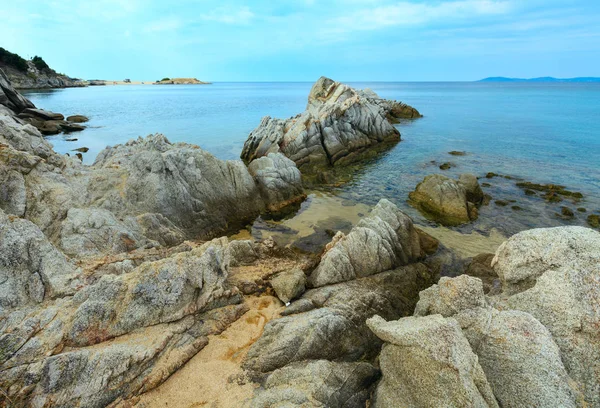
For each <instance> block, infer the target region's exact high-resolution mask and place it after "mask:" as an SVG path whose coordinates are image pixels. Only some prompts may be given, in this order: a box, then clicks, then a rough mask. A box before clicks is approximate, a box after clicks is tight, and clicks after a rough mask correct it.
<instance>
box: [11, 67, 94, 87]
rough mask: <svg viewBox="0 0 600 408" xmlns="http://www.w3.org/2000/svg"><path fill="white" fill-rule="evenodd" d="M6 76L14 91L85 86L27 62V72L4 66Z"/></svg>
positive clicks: (77, 80)
mask: <svg viewBox="0 0 600 408" xmlns="http://www.w3.org/2000/svg"><path fill="white" fill-rule="evenodd" d="M4 70H5V71H6V76H7V78H8V79H9V80H10V82H11V83H12V85H13V86H14V87H15V88H16V89H48V88H73V87H82V86H85V83H84V82H83V81H81V80H79V79H74V78H69V77H68V76H66V75H62V74H58V73H56V72H55V71H53V70H52V69H45V70H40V69H38V68H37V67H36V66H35V64H33V62H32V61H27V71H26V72H22V71H19V70H17V69H14V68H12V67H9V66H5V67H4Z"/></svg>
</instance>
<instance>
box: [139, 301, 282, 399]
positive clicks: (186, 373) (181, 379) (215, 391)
mask: <svg viewBox="0 0 600 408" xmlns="http://www.w3.org/2000/svg"><path fill="white" fill-rule="evenodd" d="M246 304H247V305H248V307H249V308H250V310H248V312H246V313H245V314H244V315H243V316H242V317H241V318H240V319H238V320H237V321H236V322H235V323H233V324H232V325H231V326H230V327H229V328H228V329H227V330H225V331H224V332H223V333H221V334H220V335H216V336H209V342H208V345H207V346H206V347H205V348H204V349H202V350H201V351H200V352H199V353H198V354H196V356H194V357H193V358H192V359H191V360H190V361H189V362H188V363H187V364H186V365H185V366H183V367H182V368H181V369H179V370H178V371H177V372H175V373H174V374H173V375H172V376H171V377H169V379H168V380H167V381H165V382H164V383H163V384H162V385H160V386H159V387H157V388H155V389H154V390H152V391H150V392H148V393H146V394H143V395H142V396H141V397H140V399H139V401H138V403H137V407H144V408H150V407H210V408H228V407H239V406H241V402H242V401H244V400H245V399H247V398H250V397H251V396H252V392H253V391H254V388H255V387H256V384H254V383H251V382H249V381H248V380H247V379H246V377H245V374H244V372H243V370H242V369H241V367H240V365H241V362H242V360H243V359H244V357H245V356H246V353H247V352H248V349H249V348H250V346H251V345H252V344H253V343H254V342H255V341H256V340H257V339H258V338H259V337H260V336H261V334H262V332H263V329H264V327H265V324H266V323H267V322H268V321H269V320H271V319H273V318H275V317H277V316H278V314H279V311H280V310H281V302H280V301H279V300H278V299H276V298H274V297H271V296H262V297H250V298H247V299H246Z"/></svg>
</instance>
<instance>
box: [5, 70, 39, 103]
mask: <svg viewBox="0 0 600 408" xmlns="http://www.w3.org/2000/svg"><path fill="white" fill-rule="evenodd" d="M0 105H4V106H6V107H7V108H9V109H11V110H12V111H13V113H15V114H16V113H20V112H22V111H23V110H24V109H27V108H35V105H34V104H33V103H32V102H31V101H30V100H29V99H27V98H25V97H24V96H23V95H21V94H20V93H18V92H17V91H16V90H15V89H14V88H13V86H12V84H11V82H10V80H9V79H8V77H7V76H6V74H5V73H4V71H3V70H2V69H0Z"/></svg>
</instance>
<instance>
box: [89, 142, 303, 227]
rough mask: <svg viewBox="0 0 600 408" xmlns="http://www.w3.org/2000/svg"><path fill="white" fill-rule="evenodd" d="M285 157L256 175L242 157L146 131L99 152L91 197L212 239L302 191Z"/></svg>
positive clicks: (123, 211)
mask: <svg viewBox="0 0 600 408" xmlns="http://www.w3.org/2000/svg"><path fill="white" fill-rule="evenodd" d="M283 159H284V158H281V159H280V158H278V157H274V158H273V157H272V158H271V159H270V161H269V163H268V165H267V166H265V168H264V169H263V170H264V172H262V173H260V174H258V171H257V174H258V177H257V179H255V178H254V177H253V176H252V174H250V172H249V171H248V169H247V168H246V167H245V166H244V164H243V163H242V162H240V161H222V160H219V159H217V158H216V157H214V156H212V155H211V154H209V153H207V152H205V151H203V150H201V149H199V148H198V147H197V146H194V145H189V144H186V143H175V144H171V143H170V142H169V141H168V140H167V138H166V137H164V136H163V135H158V134H157V135H153V136H148V137H147V138H145V139H142V138H140V139H138V140H132V141H130V142H128V143H126V144H125V145H117V146H115V147H109V148H106V149H105V150H103V151H102V152H100V153H99V154H98V157H97V159H96V161H95V163H94V165H93V167H92V173H91V175H90V178H89V180H90V181H89V184H88V186H87V189H88V192H89V201H88V203H89V205H92V206H95V207H98V208H103V209H106V210H109V211H112V212H113V213H114V214H116V215H118V216H121V217H125V216H128V215H133V216H137V215H141V214H143V213H158V214H162V215H163V216H165V217H166V218H168V219H169V220H170V221H171V222H172V223H173V224H175V225H176V226H177V227H178V228H180V229H181V230H183V231H184V232H185V233H186V234H187V235H188V236H190V237H194V238H199V237H200V238H210V237H213V236H216V235H217V234H219V233H222V232H225V231H228V230H231V229H233V228H235V227H236V226H241V225H242V224H244V223H246V222H249V221H251V220H253V219H254V218H256V216H257V215H258V214H259V213H260V212H262V211H266V210H267V209H269V208H271V209H272V208H275V207H282V206H283V205H284V204H285V203H289V202H293V201H297V200H298V199H299V197H304V193H303V190H302V187H301V185H300V184H299V179H298V177H297V176H299V175H298V174H297V173H296V172H295V171H294V169H293V164H291V163H290V162H289V161H286V160H283ZM296 171H297V170H296Z"/></svg>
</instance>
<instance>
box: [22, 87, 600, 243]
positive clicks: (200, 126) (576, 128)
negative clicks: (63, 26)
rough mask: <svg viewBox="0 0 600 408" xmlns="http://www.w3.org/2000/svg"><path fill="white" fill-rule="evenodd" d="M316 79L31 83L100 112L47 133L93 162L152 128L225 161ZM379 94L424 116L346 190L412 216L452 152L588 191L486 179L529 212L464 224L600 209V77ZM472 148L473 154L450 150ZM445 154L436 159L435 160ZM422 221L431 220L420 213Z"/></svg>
mask: <svg viewBox="0 0 600 408" xmlns="http://www.w3.org/2000/svg"><path fill="white" fill-rule="evenodd" d="M311 85H312V84H310V83H217V84H213V85H208V86H172V87H168V86H165V87H158V86H143V85H141V86H107V87H89V88H78V89H77V88H76V89H64V90H52V91H43V92H42V91H35V92H28V93H27V96H28V97H29V98H30V99H31V100H32V101H33V102H34V103H35V104H36V105H37V106H39V107H42V108H44V109H49V110H52V111H57V112H61V113H64V114H65V115H67V114H75V113H79V114H83V115H87V116H88V117H90V118H91V120H90V122H89V123H88V125H89V128H88V129H86V130H85V131H83V132H81V133H77V134H72V135H70V136H69V137H76V138H78V139H79V140H78V141H77V142H66V141H64V137H63V136H55V137H51V138H49V140H50V141H51V142H52V143H53V144H54V146H55V149H56V150H57V151H59V152H61V153H66V152H68V151H69V150H71V149H74V148H77V147H83V146H85V147H88V148H90V151H89V152H88V153H87V154H86V155H85V161H86V162H88V163H91V162H93V159H94V157H95V155H96V154H97V153H98V152H99V151H100V150H101V149H102V148H104V147H105V146H107V145H113V144H117V143H123V142H126V141H127V140H129V139H131V138H135V137H138V136H145V135H147V134H150V133H156V132H160V133H164V134H165V135H166V136H167V137H168V138H169V139H170V140H171V141H185V142H190V143H194V144H198V145H200V146H201V147H202V148H204V149H205V150H208V151H210V152H211V153H213V154H215V155H216V156H217V157H220V158H222V159H237V158H238V157H239V153H240V152H241V149H242V145H243V143H244V141H245V140H246V137H247V136H248V134H249V133H250V131H252V129H254V128H255V127H256V126H257V125H258V123H259V122H260V119H261V117H263V116H265V115H270V116H274V117H282V118H285V117H290V116H294V115H295V114H297V113H299V112H301V111H303V110H304V108H305V105H306V97H307V95H308V92H309V90H310V87H311ZM352 85H353V86H356V87H359V88H371V89H373V90H374V91H376V92H377V93H378V94H379V95H380V96H382V97H385V98H391V99H397V100H401V101H403V102H406V103H408V104H411V105H413V106H415V107H416V108H417V109H419V111H420V112H421V113H422V114H423V115H425V116H424V117H423V118H421V119H418V120H414V121H407V122H404V123H402V124H400V125H398V127H399V129H400V132H401V134H402V139H403V141H402V142H401V143H399V144H398V145H397V146H395V147H394V148H393V149H392V150H390V151H389V152H387V153H386V154H384V155H382V157H381V158H379V159H378V160H377V161H375V162H373V163H371V164H369V165H368V166H366V167H365V168H364V169H362V170H361V171H360V173H358V174H357V175H356V177H355V178H354V180H353V182H351V183H349V184H348V185H346V186H344V187H342V188H340V189H339V191H337V194H338V195H339V196H341V197H343V198H345V199H350V200H354V201H362V202H366V203H368V204H372V203H374V202H376V201H377V200H378V199H379V198H380V197H387V198H390V199H392V200H394V201H395V202H396V203H397V204H399V205H401V206H402V207H403V208H404V209H406V210H407V211H409V212H410V213H411V215H413V216H414V217H417V218H419V216H418V214H417V213H416V212H415V211H414V210H412V209H411V208H410V207H408V206H407V205H406V203H405V200H406V198H407V195H408V192H409V191H411V190H412V189H414V186H415V185H416V184H417V183H418V182H419V181H421V180H422V178H423V177H424V176H425V175H427V174H431V173H434V172H442V171H441V170H439V169H438V167H437V165H439V164H441V163H443V162H446V161H449V162H453V163H455V164H456V166H457V167H456V168H453V169H451V170H449V171H446V172H443V173H444V174H447V175H458V174H459V173H462V172H471V173H474V174H476V175H479V176H483V175H485V174H486V173H487V172H496V173H500V174H504V175H511V176H516V177H521V178H524V179H526V180H529V181H535V182H541V183H555V184H564V185H566V186H567V187H568V188H569V189H571V190H574V191H581V192H582V193H583V194H584V195H585V199H584V200H583V201H582V202H580V203H571V202H569V201H565V202H563V203H561V204H559V205H548V204H545V203H544V202H543V200H541V199H539V198H535V197H534V198H529V197H526V196H525V195H524V194H522V192H521V191H520V190H519V189H518V188H516V187H515V185H514V184H515V181H514V180H506V179H502V178H494V179H492V180H483V181H486V182H489V183H490V184H491V186H490V187H487V188H486V192H489V193H490V194H491V195H492V196H493V198H495V199H516V200H517V203H511V205H513V204H514V205H517V204H518V205H519V206H520V207H522V208H523V211H515V210H512V209H511V208H510V207H511V205H509V206H507V207H499V206H497V205H494V203H492V204H491V205H490V206H488V207H485V208H483V209H482V211H481V216H480V220H479V221H478V222H477V223H475V224H474V225H472V226H468V227H465V228H464V229H469V228H475V229H479V230H482V231H486V230H487V229H489V227H490V225H495V226H497V227H500V229H501V230H503V231H504V232H506V233H509V234H510V233H514V232H516V231H518V230H521V229H524V228H529V227H535V226H552V225H565V224H566V225H571V224H582V225H583V224H585V218H586V217H587V215H589V214H590V213H591V212H594V211H597V210H600V84H577V83H572V84H561V83H548V84H543V83H542V84H539V83H538V84H527V83H515V84H511V83H509V84H494V83H353V84H352ZM451 150H461V151H466V152H468V155H467V156H464V157H453V156H450V155H448V154H447V152H448V151H451ZM432 161H436V162H437V165H434V164H432V163H431V162H432ZM561 205H566V206H568V207H569V208H572V209H573V210H575V208H577V207H586V208H587V213H585V214H584V213H578V212H577V211H575V213H576V216H575V219H574V220H563V219H560V218H559V217H557V216H556V212H557V211H558V212H560V206H561ZM420 221H421V222H424V220H423V219H422V218H420Z"/></svg>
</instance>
